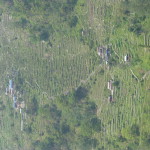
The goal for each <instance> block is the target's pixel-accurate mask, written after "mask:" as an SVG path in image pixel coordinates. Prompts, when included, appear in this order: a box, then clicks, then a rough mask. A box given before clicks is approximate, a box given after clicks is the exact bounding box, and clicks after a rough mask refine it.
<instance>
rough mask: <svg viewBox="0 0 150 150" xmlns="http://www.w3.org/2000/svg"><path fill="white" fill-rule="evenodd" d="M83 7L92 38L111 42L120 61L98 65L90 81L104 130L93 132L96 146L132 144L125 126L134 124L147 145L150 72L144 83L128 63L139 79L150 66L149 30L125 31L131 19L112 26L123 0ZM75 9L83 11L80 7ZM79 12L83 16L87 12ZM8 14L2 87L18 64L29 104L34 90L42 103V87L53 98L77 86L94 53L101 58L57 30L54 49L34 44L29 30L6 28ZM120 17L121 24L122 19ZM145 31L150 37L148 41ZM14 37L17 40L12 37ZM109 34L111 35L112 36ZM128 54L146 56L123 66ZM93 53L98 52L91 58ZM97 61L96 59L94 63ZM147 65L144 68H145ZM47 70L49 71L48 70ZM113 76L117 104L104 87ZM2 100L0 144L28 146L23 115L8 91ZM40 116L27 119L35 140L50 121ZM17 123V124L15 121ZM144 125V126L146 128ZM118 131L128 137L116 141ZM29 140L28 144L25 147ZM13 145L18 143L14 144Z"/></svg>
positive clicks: (89, 3)
mask: <svg viewBox="0 0 150 150" xmlns="http://www.w3.org/2000/svg"><path fill="white" fill-rule="evenodd" d="M85 7H86V8H85V10H87V14H86V15H85V16H84V19H85V20H86V21H84V20H83V21H84V22H82V23H83V25H84V26H85V29H86V28H87V27H88V26H90V27H91V28H92V30H93V32H94V37H93V35H91V37H90V38H92V39H93V40H94V41H95V40H96V41H97V43H98V44H97V45H96V44H95V47H96V46H98V45H107V44H110V43H111V44H112V48H113V50H115V51H116V52H117V54H118V55H119V62H120V63H119V64H118V65H117V66H115V67H112V68H111V69H110V70H108V69H107V68H106V66H105V65H102V66H101V67H100V68H99V69H104V75H100V73H98V72H97V71H96V72H95V74H94V75H93V76H92V77H91V80H88V81H89V82H87V84H89V85H90V86H91V90H90V93H89V97H90V99H91V100H93V101H94V102H95V103H96V104H97V105H98V111H97V115H98V117H99V118H101V119H102V121H103V123H104V129H105V132H101V133H97V134H95V135H94V136H95V137H96V138H97V139H98V141H99V143H100V144H99V146H98V147H99V148H102V147H104V149H106V150H108V149H111V150H112V149H119V148H117V146H116V147H115V148H114V145H119V146H120V147H121V149H125V147H127V145H129V144H130V140H131V141H132V137H131V136H130V134H129V133H128V131H127V130H128V128H130V127H131V126H132V125H133V124H134V123H136V124H138V125H139V126H140V132H141V135H140V136H139V137H138V141H139V143H140V145H144V142H143V141H142V138H143V136H144V133H145V132H148V133H149V129H148V123H149V121H148V120H146V119H145V118H146V117H148V116H146V115H147V114H148V113H149V106H148V105H147V104H148V103H149V99H148V98H149V93H148V89H149V88H150V87H149V84H150V78H149V76H147V77H146V78H145V80H144V82H143V85H142V84H141V83H140V82H137V81H136V80H135V79H134V78H133V77H132V73H131V71H130V68H131V69H132V70H133V71H134V73H135V74H136V76H138V78H141V77H142V75H143V74H144V73H146V72H147V71H148V70H149V65H147V64H148V61H149V48H145V47H140V46H139V45H145V43H146V45H148V46H149V42H148V39H149V36H148V35H149V34H148V35H140V36H136V35H135V34H133V33H131V32H129V31H128V30H127V24H124V22H122V23H121V25H120V27H117V28H116V27H114V24H116V20H117V19H118V18H119V16H120V15H122V14H120V10H119V8H120V1H119V0H118V1H117V0H116V1H115V2H111V1H107V3H106V2H105V1H104V2H102V1H87V5H85ZM76 9H77V10H79V8H76ZM80 11H81V10H80ZM110 14H111V16H110ZM80 17H81V19H82V17H83V16H80ZM7 18H8V16H7V15H5V16H2V20H4V22H1V27H2V30H1V32H2V34H1V37H0V38H1V40H0V41H1V48H0V49H1V60H0V61H1V64H3V65H1V82H2V85H3V88H2V89H5V86H6V83H7V80H8V78H7V77H6V76H7V75H10V76H11V77H12V74H13V73H14V70H16V69H18V70H19V71H20V72H21V77H22V78H23V79H25V80H26V81H27V82H26V84H25V85H24V88H25V89H26V92H27V94H25V95H23V98H24V99H25V101H26V103H28V101H30V98H31V97H32V95H34V94H36V95H38V100H39V104H40V105H44V104H45V103H49V102H48V99H47V95H46V94H45V95H43V92H46V93H48V97H49V98H51V99H52V98H53V97H55V96H56V95H59V94H61V93H66V92H68V91H69V90H70V89H71V88H76V87H78V86H79V85H80V82H81V81H82V80H85V79H86V78H87V77H88V75H89V74H90V73H91V72H92V71H93V70H94V68H93V67H92V66H94V65H95V63H94V61H93V58H92V57H94V59H96V62H97V57H96V52H94V53H95V54H93V52H91V51H90V50H89V47H88V46H86V45H83V44H82V43H80V42H78V40H76V39H75V38H70V37H63V36H62V37H60V35H57V32H56V35H55V37H56V40H55V42H53V47H52V48H50V47H49V46H47V44H45V43H38V44H36V45H35V44H33V43H30V41H29V40H28V35H26V34H25V33H24V32H23V31H22V30H18V29H13V30H12V29H11V30H9V29H8V28H6V27H7V26H8V27H9V26H10V23H11V21H7ZM118 21H119V24H120V20H118ZM146 23H147V24H149V20H146V21H145V24H146ZM72 34H74V32H72ZM145 36H146V38H145V39H147V40H146V41H147V42H145V41H144V37H145ZM15 37H17V38H18V39H16V40H13V39H14V38H15ZM106 37H109V40H107V39H106ZM8 39H10V41H11V42H9V40H8ZM6 45H7V46H6ZM143 51H144V53H143ZM126 53H132V55H133V58H134V57H136V54H137V55H138V56H139V57H140V59H142V60H143V62H142V64H136V65H134V66H131V64H129V65H124V64H123V62H122V59H123V56H124V54H126ZM91 54H92V55H94V56H92V57H91ZM98 65H99V64H98V63H96V65H95V68H96V66H98ZM39 66H40V67H39ZM145 66H146V67H145ZM143 67H144V69H141V68H143ZM47 68H48V69H47ZM47 70H50V73H49V72H47ZM62 76H63V77H62ZM112 77H113V78H114V79H115V80H116V79H117V80H119V81H120V85H119V88H115V93H114V94H115V95H114V98H115V103H114V104H111V103H109V102H108V101H107V96H108V91H107V89H106V86H107V85H106V84H107V81H108V80H109V79H111V78H112ZM13 78H14V79H15V80H16V82H17V80H18V79H16V76H15V75H14V77H13ZM56 81H57V82H56ZM95 81H96V82H95ZM29 83H30V84H29ZM29 87H30V88H29ZM31 87H32V88H31ZM39 87H40V88H39ZM1 99H2V100H3V101H4V103H8V104H5V105H6V109H5V110H4V111H1V116H2V118H4V119H3V120H2V123H1V128H2V135H3V136H1V137H2V138H1V140H0V142H1V144H0V146H1V149H2V150H3V149H6V148H7V149H10V150H11V149H14V148H15V144H14V143H16V144H17V145H18V143H19V144H20V146H21V147H23V148H24V149H30V144H28V138H27V137H28V136H29V137H30V136H31V135H30V134H27V135H26V133H22V132H20V114H18V117H17V115H15V114H14V112H13V111H12V110H11V109H9V108H11V102H10V101H11V99H10V98H7V97H6V96H4V90H3V92H2V96H1ZM11 111H12V112H11ZM145 111H146V113H145ZM11 113H13V117H14V119H13V120H12V116H10V114H11ZM143 118H144V120H143ZM40 120H41V118H36V120H34V121H33V118H27V122H28V123H29V124H30V123H31V122H33V124H34V126H35V131H33V133H34V134H33V135H32V139H34V140H37V139H38V138H42V137H39V133H42V132H45V131H46V129H45V128H43V126H44V125H45V124H47V122H41V121H40ZM13 123H14V127H13V126H12V124H13ZM143 124H144V128H143V127H142V126H143ZM12 130H13V132H12ZM14 131H16V139H13V138H14V137H15V136H13V135H14V134H15V132H14ZM120 135H122V136H124V137H125V138H127V141H125V142H118V143H115V144H113V143H114V141H115V139H117V138H118V136H120ZM46 136H47V135H45V137H46ZM24 139H25V140H24ZM133 141H134V139H133ZM29 143H30V142H29ZM108 143H109V144H108ZM27 145H29V147H26V146H27ZM18 147H19V146H18ZM15 149H19V148H17V147H16V148H15Z"/></svg>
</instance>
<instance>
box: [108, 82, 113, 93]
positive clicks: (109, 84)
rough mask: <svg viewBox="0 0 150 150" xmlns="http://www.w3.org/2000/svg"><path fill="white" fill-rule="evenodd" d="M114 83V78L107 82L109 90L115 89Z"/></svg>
mask: <svg viewBox="0 0 150 150" xmlns="http://www.w3.org/2000/svg"><path fill="white" fill-rule="evenodd" d="M112 84H113V81H112V80H110V81H108V82H107V89H108V90H111V91H112V90H113V85H112Z"/></svg>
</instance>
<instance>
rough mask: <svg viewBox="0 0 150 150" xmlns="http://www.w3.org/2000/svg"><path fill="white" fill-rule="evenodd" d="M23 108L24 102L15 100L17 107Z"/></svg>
mask: <svg viewBox="0 0 150 150" xmlns="http://www.w3.org/2000/svg"><path fill="white" fill-rule="evenodd" d="M23 108H25V103H24V101H22V102H17V109H23Z"/></svg>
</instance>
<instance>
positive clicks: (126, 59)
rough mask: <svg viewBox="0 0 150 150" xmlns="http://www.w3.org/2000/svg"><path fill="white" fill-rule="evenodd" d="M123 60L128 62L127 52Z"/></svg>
mask: <svg viewBox="0 0 150 150" xmlns="http://www.w3.org/2000/svg"><path fill="white" fill-rule="evenodd" d="M124 61H125V62H128V61H129V55H128V54H126V55H125V56H124Z"/></svg>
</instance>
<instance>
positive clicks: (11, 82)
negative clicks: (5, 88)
mask: <svg viewBox="0 0 150 150" xmlns="http://www.w3.org/2000/svg"><path fill="white" fill-rule="evenodd" d="M9 93H10V94H11V95H13V81H12V80H9Z"/></svg>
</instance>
